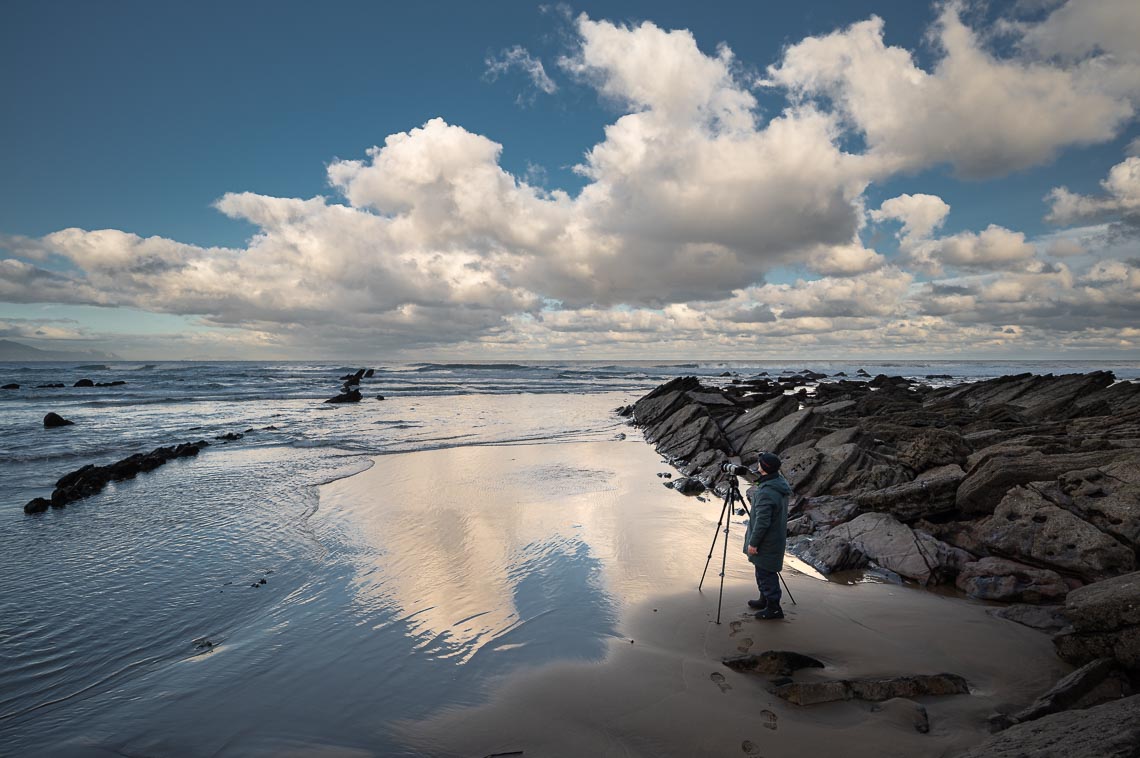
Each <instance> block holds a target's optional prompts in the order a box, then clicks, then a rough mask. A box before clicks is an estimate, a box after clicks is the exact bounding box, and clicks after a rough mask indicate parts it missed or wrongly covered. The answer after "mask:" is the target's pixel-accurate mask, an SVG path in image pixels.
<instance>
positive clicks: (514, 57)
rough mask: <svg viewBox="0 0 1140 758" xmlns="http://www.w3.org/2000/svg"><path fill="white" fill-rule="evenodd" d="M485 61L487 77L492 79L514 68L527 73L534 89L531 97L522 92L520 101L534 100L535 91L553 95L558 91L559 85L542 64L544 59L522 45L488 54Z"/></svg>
mask: <svg viewBox="0 0 1140 758" xmlns="http://www.w3.org/2000/svg"><path fill="white" fill-rule="evenodd" d="M483 63H484V65H485V66H486V75H487V78H488V79H490V80H491V81H494V80H496V79H498V78H499V77H500V76H502V75H503V74H506V73H507V72H508V71H510V70H511V69H514V68H517V69H518V70H520V71H522V72H523V73H524V74H526V76H527V78H528V79H529V80H530V84H531V87H532V88H533V91H532V93H531V94H530V95H529V97H528V96H524V95H522V94H520V95H519V98H518V100H519V102H520V103H521V102H527V101H528V100H533V97H534V94H533V93H535V92H543V93H545V94H547V95H553V94H554V93H555V92H557V91H558V85H557V84H555V83H554V80H553V79H551V78H550V77H549V76H548V75H547V73H546V67H544V66H543V65H542V61H540V60H539V59H538V58H535V57H533V56H531V54H530V53H529V52H528V51H527V49H526V48H525V47H523V46H522V45H515V46H514V47H508V48H506V49H505V50H502V51H500V52H499V54H498V55H488V56H487V58H486V60H485V61H484V62H483Z"/></svg>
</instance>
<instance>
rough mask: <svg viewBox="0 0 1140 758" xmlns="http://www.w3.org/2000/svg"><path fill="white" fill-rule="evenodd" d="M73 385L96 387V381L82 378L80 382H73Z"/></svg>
mask: <svg viewBox="0 0 1140 758" xmlns="http://www.w3.org/2000/svg"><path fill="white" fill-rule="evenodd" d="M71 386H72V387H94V386H95V382H93V381H91V380H90V379H80V380H79V381H78V382H76V383H75V384H73V385H71Z"/></svg>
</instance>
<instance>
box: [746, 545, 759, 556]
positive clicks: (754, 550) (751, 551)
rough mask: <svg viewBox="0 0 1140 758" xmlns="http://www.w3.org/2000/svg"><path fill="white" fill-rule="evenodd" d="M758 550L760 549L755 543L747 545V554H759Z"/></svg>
mask: <svg viewBox="0 0 1140 758" xmlns="http://www.w3.org/2000/svg"><path fill="white" fill-rule="evenodd" d="M759 552H760V550H759V549H758V548H757V547H756V546H755V545H749V546H748V554H749V555H757V554H759Z"/></svg>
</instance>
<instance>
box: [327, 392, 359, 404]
mask: <svg viewBox="0 0 1140 758" xmlns="http://www.w3.org/2000/svg"><path fill="white" fill-rule="evenodd" d="M361 399H362V395H361V394H360V390H358V389H351V390H347V391H345V392H342V393H340V394H339V395H335V396H333V397H330V398H329V399H328V400H326V401H325V402H326V403H359V402H360V401H361Z"/></svg>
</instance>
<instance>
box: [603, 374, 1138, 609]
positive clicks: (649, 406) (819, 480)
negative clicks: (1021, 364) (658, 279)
mask: <svg viewBox="0 0 1140 758" xmlns="http://www.w3.org/2000/svg"><path fill="white" fill-rule="evenodd" d="M821 379H822V377H820V376H819V375H817V374H814V373H810V372H801V373H798V374H795V373H793V372H786V375H785V376H782V377H780V378H779V379H778V380H773V379H772V378H771V377H766V376H755V377H750V378H748V379H746V380H741V379H735V378H732V379H728V380H727V381H728V382H729V383H728V384H727V385H726V386H724V387H718V386H709V385H706V384H702V383H701V382H700V381H699V380H698V379H696V378H695V377H678V378H677V379H674V380H672V381H670V382H668V383H666V384H663V385H661V386H660V387H658V388H657V389H655V390H654V391H653V392H651V393H649V394H648V395H646V396H645V397H643V398H642V399H641V400H639V401H637V402H636V403H635V404H634V405H632V406H630V407H628V408H624V409H622V411H621V412H622V413H623V414H627V415H628V417H630V418H632V421H633V423H634V424H636V425H638V426H641V427H642V428H643V429H644V430H645V437H646V439H647V440H648V441H649V442H651V443H652V444H654V445H655V446H656V448H657V450H658V451H659V452H661V453H662V454H663V455H664V456H665V457H666V458H667V459H668V460H669V462H670V463H672V464H673V465H674V466H675V467H676V468H677V469H678V470H680V471H681V472H682V473H683V474H684V476H685V477H687V478H688V479H689V480H690V481H686V482H682V486H681V487H680V489H681V490H682V491H690V492H695V491H700V490H701V488H706V489H712V490H714V491H716V492H717V494H722V493H723V487H724V478H723V477H724V474H723V473H722V472H721V469H720V467H721V464H723V463H724V462H725V461H726V460H732V461H733V462H736V461H739V462H742V463H744V464H745V465H751V464H753V463H754V462H755V459H756V456H757V454H758V453H759V452H760V451H771V452H775V453H778V454H779V455H780V456H781V457H782V458H783V461H784V469H783V470H784V474H785V476H786V477H787V478H788V480H789V482H791V484H792V485H793V488H794V490H795V497H794V500H793V503H792V508H791V509H790V511H789V516H790V522H789V530H790V534H791V535H793V536H794V537H795V539H793V540H791V541H790V543H789V544H790V548H791V549H792V550H793V551H794V552H796V553H797V554H800V555H801V556H802V557H804V558H805V560H808V561H809V562H811V563H813V564H815V565H816V566H817V567H818V568H820V570H822V571H839V570H843V569H849V568H862V567H867V566H878V567H880V568H883V569H886V570H889V571H893V572H895V573H898V574H899V575H901V576H903V577H904V578H909V579H914V580H915V581H920V582H927V583H934V582H941V581H954V580H955V578H956V577H957V576H958V574H959V573H960V572H961V571H963V569H964V568H965V567H967V566H970V567H971V568H970V569H969V571H968V573H967V574H966V575H965V577H964V578H963V579H962V582H961V583H960V586H961V587H962V588H963V590H964V591H965V592H967V593H970V594H973V595H975V596H977V597H979V598H988V599H994V598H1002V599H1003V600H1005V601H1017V602H1059V601H1060V600H1061V599H1062V597H1063V596H1064V592H1065V590H1066V589H1068V588H1072V587H1078V586H1081V585H1082V584H1088V583H1090V582H1099V581H1102V580H1104V579H1106V578H1110V577H1113V576H1118V575H1120V574H1124V573H1128V572H1131V571H1134V570H1135V569H1136V567H1137V556H1138V555H1140V516H1138V514H1137V507H1136V504H1137V502H1140V384H1138V383H1133V382H1116V381H1115V378H1114V377H1113V376H1112V374H1111V373H1109V372H1093V373H1091V374H1072V375H1064V376H1052V375H1046V376H1035V375H1031V374H1021V375H1017V376H1010V377H1000V378H997V379H992V380H987V381H983V382H975V383H971V384H963V385H958V386H952V387H944V388H941V389H937V390H935V389H931V388H930V387H929V386H926V385H923V384H920V383H917V382H914V381H912V380H908V379H905V378H900V377H891V376H885V375H880V376H876V377H874V378H873V379H870V380H869V381H868V380H867V379H868V377H866V376H865V375H862V378H861V379H858V380H853V379H849V378H846V377H844V378H836V379H831V380H822V381H821ZM714 381H715V380H714ZM804 387H807V388H808V390H805V389H804ZM872 514H875V515H874V516H872ZM876 533H878V534H876ZM908 545H909V547H907V546H908ZM978 559H994V560H985V561H979V560H978ZM999 559H1000V560H999ZM1001 561H1005V563H1002V562H1001Z"/></svg>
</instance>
